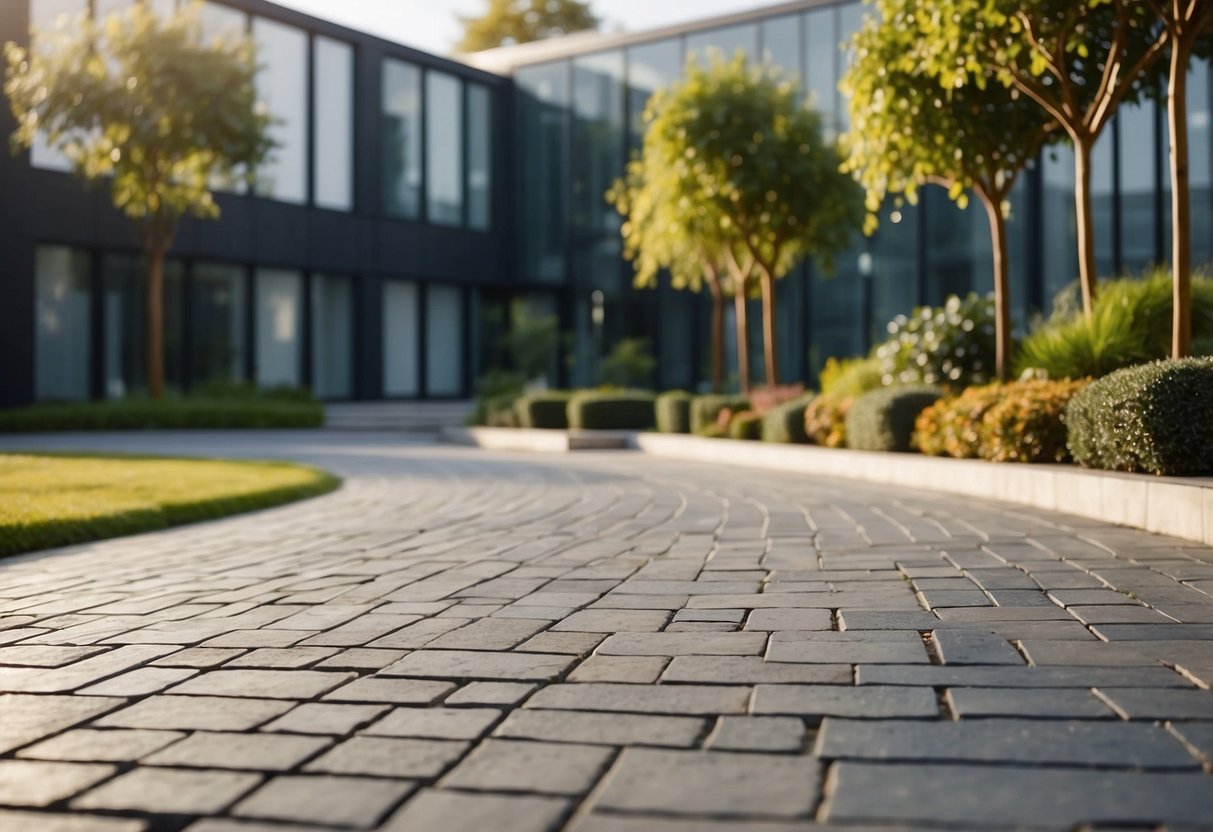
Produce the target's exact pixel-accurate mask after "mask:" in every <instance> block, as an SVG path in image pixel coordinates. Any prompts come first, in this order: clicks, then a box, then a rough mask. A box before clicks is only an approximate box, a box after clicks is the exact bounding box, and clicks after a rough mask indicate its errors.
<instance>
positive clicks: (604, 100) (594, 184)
mask: <svg viewBox="0 0 1213 832" xmlns="http://www.w3.org/2000/svg"><path fill="white" fill-rule="evenodd" d="M624 80H625V79H624V71H623V52H622V51H616V52H604V53H601V54H598V55H590V56H587V57H584V58H577V59H575V60H574V61H573V114H574V122H573V159H574V163H573V171H574V173H573V224H574V230H573V236H574V251H573V257H574V264H575V267H574V269H575V272H576V274H577V276H578V279H579V280H582V281H588V283H589V285H591V286H592V287H593V288H596V289H605V290H608V291H616V290H618V289H619V283H620V279H621V277H622V269H621V268H620V254H621V249H622V245H621V243H620V238H619V223H620V218H619V214H618V212H616V211H615V209H614V207H613V206H611V205H610V204H609V203H608V202H607V201H606V199H604V198H603V194H605V193H606V192H607V189H608V188H610V187H611V184H612V183H613V182H614V181H615V179H616V178H617V177H618V176H619V174H620V173H621V172H622V170H623V165H624V160H625V159H626V151H625V142H626V137H625V127H624V123H623V119H624V112H623V93H624Z"/></svg>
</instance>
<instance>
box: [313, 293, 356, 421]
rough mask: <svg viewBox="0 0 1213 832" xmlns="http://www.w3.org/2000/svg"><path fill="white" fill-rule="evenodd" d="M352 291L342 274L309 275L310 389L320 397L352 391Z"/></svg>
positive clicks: (342, 395) (346, 395) (338, 396)
mask: <svg viewBox="0 0 1213 832" xmlns="http://www.w3.org/2000/svg"><path fill="white" fill-rule="evenodd" d="M353 327H354V292H353V286H352V285H351V281H350V279H349V278H346V277H334V276H332V275H322V274H318V275H315V276H313V277H312V391H313V392H314V393H315V394H316V395H317V396H318V397H320V398H322V399H348V398H349V397H350V396H351V395H352V394H353V392H354V388H353V384H352V379H351V371H352V369H353V346H354V332H353Z"/></svg>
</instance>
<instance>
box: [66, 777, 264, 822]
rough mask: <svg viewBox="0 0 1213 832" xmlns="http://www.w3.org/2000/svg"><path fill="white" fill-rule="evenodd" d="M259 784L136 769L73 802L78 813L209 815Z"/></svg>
mask: <svg viewBox="0 0 1213 832" xmlns="http://www.w3.org/2000/svg"><path fill="white" fill-rule="evenodd" d="M259 782H261V777H260V776H259V775H256V774H241V773H236V772H227V771H178V770H176V769H169V768H163V769H157V768H137V769H135V770H134V771H130V772H127V773H126V774H123V775H121V776H119V777H117V778H115V779H114V780H111V781H109V782H108V783H103V784H102V785H100V786H98V787H97V788H95V789H93V790H92V791H90V792H86V793H85V794H84V795H83V796H81V797H78V798H76V799H75V800H74V801H72V806H73V807H76V808H81V809H112V810H116V811H121V810H128V811H129V810H135V811H140V812H152V813H155V814H186V815H188V814H209V813H213V812H219V811H222V810H223V809H225V808H226V807H228V806H230V805H231V804H232V803H234V802H236V800H237V799H238V798H240V797H241V796H242V795H243V794H245V793H246V792H248V791H250V790H252V788H253V787H254V786H256V785H257V784H258V783H259Z"/></svg>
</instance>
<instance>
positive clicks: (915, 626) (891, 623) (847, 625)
mask: <svg viewBox="0 0 1213 832" xmlns="http://www.w3.org/2000/svg"><path fill="white" fill-rule="evenodd" d="M839 618H840V619H841V621H842V628H843V629H844V630H936V629H939V628H940V627H946V626H949V624H948V623H947V622H944V621H942V620H941V619H940V618H939V617H937V616H935V615H934V614H932V613H929V612H926V611H924V610H919V611H917V612H914V611H912V610H904V611H886V610H873V609H844V610H843V611H842V612H841V613H840V614H839ZM952 626H955V625H952Z"/></svg>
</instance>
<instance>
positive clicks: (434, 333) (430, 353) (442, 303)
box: [425, 286, 463, 396]
mask: <svg viewBox="0 0 1213 832" xmlns="http://www.w3.org/2000/svg"><path fill="white" fill-rule="evenodd" d="M425 345H426V348H425V391H426V394H427V395H430V396H458V395H459V394H460V393H462V392H463V293H462V292H461V291H460V290H459V289H458V288H457V287H455V286H430V287H429V288H428V289H427V290H426V293H425Z"/></svg>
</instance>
